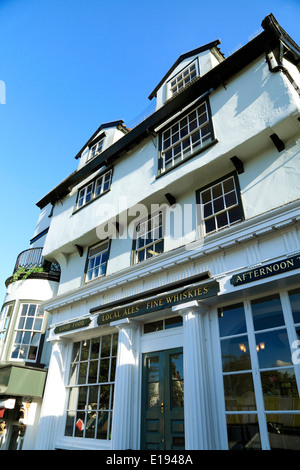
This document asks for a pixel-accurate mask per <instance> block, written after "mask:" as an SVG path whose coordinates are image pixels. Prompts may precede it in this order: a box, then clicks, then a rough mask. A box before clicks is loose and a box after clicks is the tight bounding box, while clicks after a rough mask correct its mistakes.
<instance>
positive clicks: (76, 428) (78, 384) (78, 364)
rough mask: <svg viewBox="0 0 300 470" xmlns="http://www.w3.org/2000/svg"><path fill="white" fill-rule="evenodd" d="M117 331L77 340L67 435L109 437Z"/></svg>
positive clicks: (93, 437) (74, 348)
mask: <svg viewBox="0 0 300 470" xmlns="http://www.w3.org/2000/svg"><path fill="white" fill-rule="evenodd" d="M117 344H118V335H117V334H111V335H106V336H102V337H98V338H92V339H89V340H85V341H81V342H77V343H74V346H73V355H72V362H71V366H70V379H69V401H68V409H67V420H66V428H65V436H71V437H80V438H90V439H106V440H107V439H110V438H111V424H112V412H113V394H114V382H115V370H116V360H117Z"/></svg>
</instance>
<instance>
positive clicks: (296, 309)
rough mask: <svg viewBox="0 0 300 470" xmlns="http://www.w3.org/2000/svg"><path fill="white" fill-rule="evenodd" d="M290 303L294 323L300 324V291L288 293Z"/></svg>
mask: <svg viewBox="0 0 300 470" xmlns="http://www.w3.org/2000/svg"><path fill="white" fill-rule="evenodd" d="M289 297H290V303H291V307H292V312H293V317H294V322H295V323H300V289H296V290H293V291H291V292H289Z"/></svg>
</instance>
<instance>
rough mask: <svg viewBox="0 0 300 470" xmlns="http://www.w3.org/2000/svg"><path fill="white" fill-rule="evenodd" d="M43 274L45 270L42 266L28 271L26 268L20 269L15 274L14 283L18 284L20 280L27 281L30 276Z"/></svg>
mask: <svg viewBox="0 0 300 470" xmlns="http://www.w3.org/2000/svg"><path fill="white" fill-rule="evenodd" d="M43 272H44V268H42V267H40V266H32V267H31V268H29V269H26V268H24V267H20V268H18V270H17V271H16V272H15V273H14V274H13V277H12V282H16V281H17V280H18V279H20V278H21V279H23V280H24V279H27V278H28V277H29V276H30V274H32V273H43Z"/></svg>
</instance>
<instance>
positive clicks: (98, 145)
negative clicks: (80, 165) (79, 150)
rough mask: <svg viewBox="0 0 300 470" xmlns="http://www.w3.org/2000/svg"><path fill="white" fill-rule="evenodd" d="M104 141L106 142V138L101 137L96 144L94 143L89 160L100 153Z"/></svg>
mask: <svg viewBox="0 0 300 470" xmlns="http://www.w3.org/2000/svg"><path fill="white" fill-rule="evenodd" d="M103 143H104V138H103V139H100V140H99V141H98V142H96V143H95V144H94V145H92V147H91V148H90V149H89V154H88V158H87V161H90V160H92V159H93V158H95V157H96V156H97V155H99V153H101V152H102V148H103Z"/></svg>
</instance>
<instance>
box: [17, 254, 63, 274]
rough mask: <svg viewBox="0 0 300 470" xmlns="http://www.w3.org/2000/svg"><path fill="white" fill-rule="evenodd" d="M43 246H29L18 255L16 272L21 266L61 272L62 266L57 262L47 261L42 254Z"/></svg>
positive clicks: (27, 268)
mask: <svg viewBox="0 0 300 470" xmlns="http://www.w3.org/2000/svg"><path fill="white" fill-rule="evenodd" d="M42 251H43V248H29V249H28V250H25V251H22V252H21V253H20V254H19V256H18V257H17V261H16V264H15V268H14V273H15V272H17V271H18V270H19V269H20V268H24V269H25V270H29V269H31V268H43V271H44V272H47V273H57V274H60V266H59V264H57V263H51V262H50V261H46V260H45V259H44V258H43V256H42Z"/></svg>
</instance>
